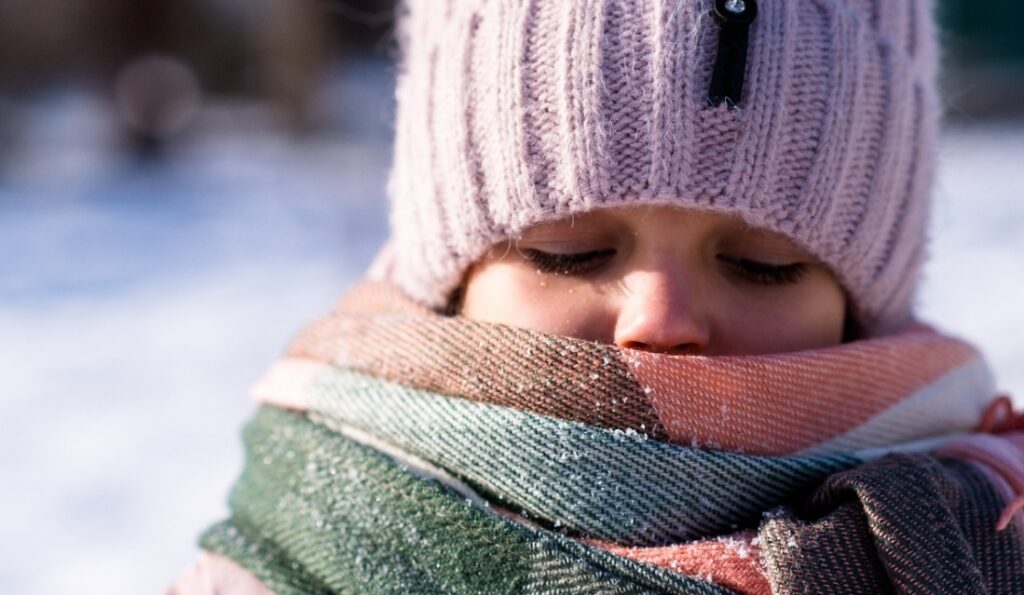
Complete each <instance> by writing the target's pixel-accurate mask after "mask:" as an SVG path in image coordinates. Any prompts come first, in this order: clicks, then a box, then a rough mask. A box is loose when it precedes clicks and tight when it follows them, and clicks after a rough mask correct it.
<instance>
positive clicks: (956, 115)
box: [939, 0, 1024, 121]
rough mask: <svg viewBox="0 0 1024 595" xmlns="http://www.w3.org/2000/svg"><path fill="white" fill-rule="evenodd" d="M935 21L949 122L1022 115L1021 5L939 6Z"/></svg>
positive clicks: (947, 1) (969, 0) (1002, 1)
mask: <svg viewBox="0 0 1024 595" xmlns="http://www.w3.org/2000/svg"><path fill="white" fill-rule="evenodd" d="M939 18H940V21H941V23H942V25H943V35H944V36H943V39H942V43H943V53H944V55H945V59H946V63H945V67H946V68H945V80H944V81H943V83H944V84H943V88H944V89H943V90H944V92H945V97H946V104H947V106H948V108H949V117H950V118H951V119H953V120H970V121H974V120H979V119H983V118H986V119H988V118H1006V117H1020V116H1022V115H1024V34H1022V33H1021V26H1022V24H1024V2H1021V1H1020V0H942V1H941V3H940V11H939Z"/></svg>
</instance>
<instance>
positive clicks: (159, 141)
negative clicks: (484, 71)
mask: <svg viewBox="0 0 1024 595" xmlns="http://www.w3.org/2000/svg"><path fill="white" fill-rule="evenodd" d="M893 1H894V2H899V1H901V0H893ZM395 4H396V2H395V0H0V159H2V158H3V154H4V147H8V150H10V149H9V147H10V146H11V145H12V144H13V143H16V142H17V138H18V123H17V120H18V111H19V105H25V104H31V103H32V102H33V101H35V100H36V99H37V98H38V97H40V96H41V95H45V94H46V93H53V92H55V90H56V92H68V90H73V91H75V92H80V93H81V92H85V93H91V94H93V95H96V96H99V97H100V98H101V99H103V100H104V101H105V104H106V105H107V106H108V107H109V110H110V112H111V114H113V117H112V118H111V120H112V121H113V122H117V123H118V126H119V131H118V132H117V134H116V137H118V138H121V139H122V140H123V143H122V144H123V146H124V147H126V148H128V149H130V150H131V151H132V152H134V153H136V154H138V155H142V156H153V155H159V154H161V153H162V152H163V151H164V150H165V149H166V148H167V147H168V146H173V145H174V144H175V143H177V142H181V141H183V140H184V139H186V138H187V137H188V135H189V134H195V133H200V132H201V133H207V132H209V131H210V130H212V129H216V128H217V127H218V126H220V125H222V124H223V122H224V121H225V118H226V119H227V120H229V121H230V122H231V124H230V125H231V126H234V127H238V126H242V127H246V126H259V127H272V128H274V129H275V130H280V131H281V132H282V133H286V134H295V135H308V134H313V133H317V132H320V131H324V130H334V131H337V130H338V129H344V126H339V125H338V122H337V121H336V120H337V119H338V118H339V117H342V115H344V114H351V112H350V111H346V110H344V109H338V108H337V106H336V105H333V103H336V102H337V101H338V98H337V97H335V96H331V95H330V94H325V92H324V90H325V89H327V88H329V87H330V82H331V80H336V79H338V76H337V74H338V71H339V69H345V68H350V67H351V65H353V64H356V65H357V66H358V64H357V63H359V62H362V63H363V64H364V65H365V64H366V63H367V58H372V59H374V60H376V64H381V63H383V62H384V60H383V58H385V57H387V56H388V55H389V53H390V50H391V49H392V47H393V34H392V28H393V16H394V11H395ZM939 7H940V19H941V21H942V23H943V26H944V33H943V35H944V39H943V48H944V55H945V58H946V68H945V71H944V72H945V82H944V86H945V91H946V93H945V98H946V104H947V107H948V113H949V117H950V118H951V119H953V120H961V121H962V120H968V121H976V120H980V119H990V118H1006V117H1022V116H1024V35H1021V34H1020V33H1019V29H1020V26H1021V23H1024V2H1021V1H1019V0H939ZM211 113H216V114H219V115H218V116H211ZM226 114H228V115H227V116H226ZM239 114H242V115H239ZM344 117H351V116H344Z"/></svg>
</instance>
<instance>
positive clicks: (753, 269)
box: [718, 254, 807, 285]
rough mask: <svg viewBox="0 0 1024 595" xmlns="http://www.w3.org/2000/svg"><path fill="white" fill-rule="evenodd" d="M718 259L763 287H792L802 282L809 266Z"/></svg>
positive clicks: (729, 257) (743, 259)
mask: <svg viewBox="0 0 1024 595" xmlns="http://www.w3.org/2000/svg"><path fill="white" fill-rule="evenodd" d="M718 259H719V260H721V261H722V262H724V263H726V264H728V265H729V266H730V267H731V268H732V269H733V270H734V271H735V272H736V273H737V274H739V275H740V276H742V277H744V278H746V279H748V280H749V281H752V282H754V283H759V284H761V285H791V284H793V283H797V282H798V281H800V279H801V278H802V277H803V275H804V273H806V272H807V266H806V265H805V264H804V263H802V262H795V263H793V264H768V263H765V262H758V261H756V260H750V259H748V258H735V257H732V256H725V255H722V254H719V255H718Z"/></svg>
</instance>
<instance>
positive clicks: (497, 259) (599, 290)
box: [461, 206, 846, 355]
mask: <svg viewBox="0 0 1024 595" xmlns="http://www.w3.org/2000/svg"><path fill="white" fill-rule="evenodd" d="M463 295H464V297H463V303H462V310H461V312H462V315H463V316H466V317H467V318H472V319H476V320H482V321H487V322H495V323H503V324H508V325H512V326H517V327H523V328H528V329H533V330H538V331H543V332H547V333H553V334H559V335H569V336H573V337H578V338H581V339H589V340H593V341H601V342H605V343H614V344H616V345H618V346H620V347H629V348H634V349H644V350H650V351H657V352H664V353H679V354H682V353H686V354H700V355H749V354H765V353H778V352H784V351H799V350H803V349H813V348H819V347H825V346H829V345H836V344H838V343H840V342H841V340H842V333H843V323H844V318H845V313H846V298H845V295H844V293H843V290H842V288H841V287H840V286H839V283H838V282H837V281H836V280H835V278H834V277H833V276H832V274H831V273H830V272H829V271H828V269H826V268H825V267H824V266H823V265H821V264H818V263H817V262H815V260H814V259H813V258H812V257H810V256H809V255H808V254H807V253H806V252H804V251H803V250H801V249H799V248H798V247H797V246H795V245H794V244H793V243H792V242H790V241H789V240H788V239H786V238H785V237H784V236H781V235H778V234H774V233H771V232H767V231H763V230H759V229H752V228H750V227H749V226H747V225H746V224H744V223H743V222H742V221H741V220H739V219H738V218H735V217H729V216H725V215H721V214H717V213H709V212H701V211H695V210H683V209H677V208H673V207H666V206H650V207H635V208H615V209H598V210H596V211H593V212H591V213H587V214H585V215H580V216H576V217H575V218H567V219H563V220H560V221H556V222H552V223H543V224H540V225H537V226H535V227H532V228H530V229H529V230H527V231H526V232H524V233H523V234H522V237H521V238H520V239H518V240H515V241H510V242H508V243H503V244H501V245H499V246H496V247H495V248H494V249H492V250H491V251H490V253H488V255H487V256H485V257H484V258H483V259H482V260H481V261H480V262H479V263H477V264H476V265H474V266H473V267H472V268H471V269H470V270H469V272H468V273H467V277H466V282H465V286H464V294H463Z"/></svg>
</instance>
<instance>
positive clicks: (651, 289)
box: [615, 270, 710, 355]
mask: <svg viewBox="0 0 1024 595" xmlns="http://www.w3.org/2000/svg"><path fill="white" fill-rule="evenodd" d="M623 283H624V284H625V287H624V291H623V294H622V301H621V303H620V308H619V313H618V317H617V319H616V322H615V344H616V345H618V346H619V347H628V348H630V349H641V350H644V351H652V352H657V353H668V354H677V355H683V354H691V355H692V354H698V353H703V352H705V351H706V350H707V348H708V342H709V340H710V329H709V322H710V321H709V319H708V315H707V312H706V308H705V304H704V300H703V299H702V298H701V295H700V294H701V292H700V289H699V287H697V286H696V285H695V284H694V283H692V282H687V280H685V279H684V278H682V276H681V275H679V274H678V272H676V271H664V270H654V271H637V272H635V273H633V274H631V275H629V276H628V277H627V278H626V279H624V280H623Z"/></svg>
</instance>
